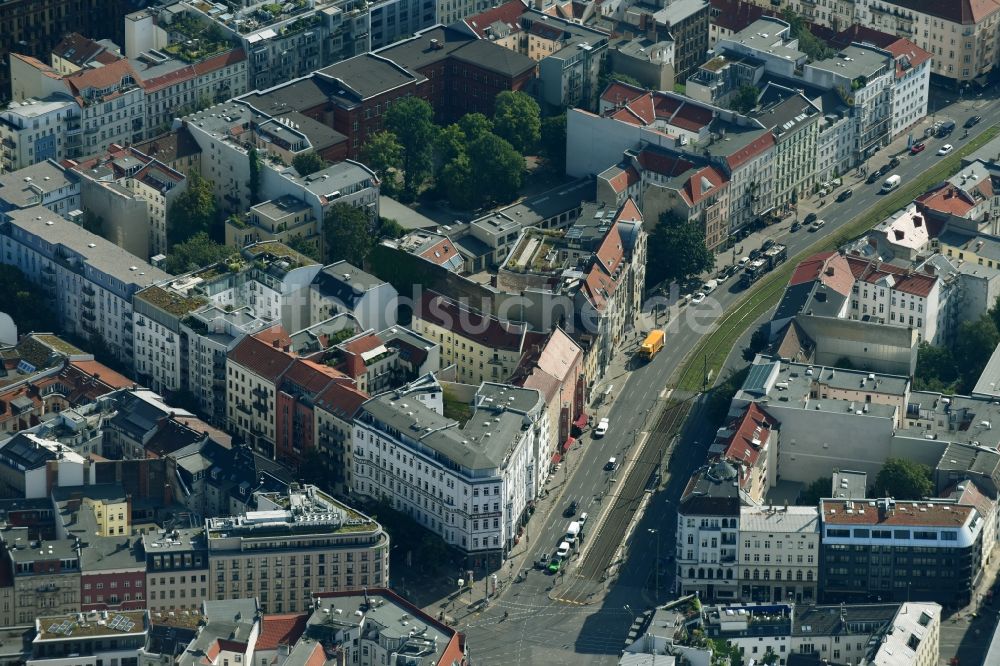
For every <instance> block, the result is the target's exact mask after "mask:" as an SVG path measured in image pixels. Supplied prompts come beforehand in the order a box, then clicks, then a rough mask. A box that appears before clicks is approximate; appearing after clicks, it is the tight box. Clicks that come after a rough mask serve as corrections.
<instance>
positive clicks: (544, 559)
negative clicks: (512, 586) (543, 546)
mask: <svg viewBox="0 0 1000 666" xmlns="http://www.w3.org/2000/svg"><path fill="white" fill-rule="evenodd" d="M535 566H536V567H537V568H539V569H545V568H547V567H548V566H549V554H548V553H542V554H541V555H539V556H538V559H537V560H535Z"/></svg>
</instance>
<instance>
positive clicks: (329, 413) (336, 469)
mask: <svg viewBox="0 0 1000 666" xmlns="http://www.w3.org/2000/svg"><path fill="white" fill-rule="evenodd" d="M369 397H370V396H369V395H368V394H367V393H364V392H362V391H360V390H358V389H357V388H355V387H352V386H349V385H347V384H344V383H340V382H332V383H330V385H329V386H327V387H326V388H325V389H323V390H322V391H320V392H319V393H318V394H317V395H316V398H315V403H314V409H313V414H314V418H315V423H314V425H313V432H314V433H316V449H317V450H318V451H319V452H320V464H321V465H323V468H324V471H325V475H326V479H327V483H329V484H330V487H331V488H332V489H334V490H335V491H336V492H337V493H340V494H344V495H346V494H348V493H350V492H351V489H352V488H353V487H354V486H355V485H356V480H355V477H354V456H353V453H352V448H351V445H352V443H353V441H354V416H355V415H356V414H357V413H358V410H359V409H360V408H361V405H363V404H364V403H365V401H367V400H368V398H369Z"/></svg>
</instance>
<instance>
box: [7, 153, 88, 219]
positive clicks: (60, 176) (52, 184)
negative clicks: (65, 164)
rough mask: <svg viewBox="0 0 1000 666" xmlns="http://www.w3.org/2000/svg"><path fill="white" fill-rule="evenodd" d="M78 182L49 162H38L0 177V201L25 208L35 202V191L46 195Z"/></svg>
mask: <svg viewBox="0 0 1000 666" xmlns="http://www.w3.org/2000/svg"><path fill="white" fill-rule="evenodd" d="M78 182H79V176H77V175H76V174H72V175H70V173H69V172H68V171H66V170H65V169H63V168H62V167H60V166H58V165H56V164H54V163H52V162H50V161H45V162H38V163H37V164H32V165H30V166H26V167H24V168H23V169H18V170H17V171H11V172H10V173H5V174H3V175H0V199H2V200H3V201H6V202H7V203H9V204H11V205H12V206H15V207H17V208H27V207H30V206H31V205H32V203H33V202H34V201H35V200H36V197H37V196H38V193H37V191H36V190H38V191H41V192H42V193H43V194H48V193H50V192H55V191H57V190H59V189H60V188H66V187H72V186H73V185H75V184H77V183H78Z"/></svg>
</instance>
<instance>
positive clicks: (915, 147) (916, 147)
mask: <svg viewBox="0 0 1000 666" xmlns="http://www.w3.org/2000/svg"><path fill="white" fill-rule="evenodd" d="M926 147H927V146H925V145H924V144H922V143H915V144H913V145H912V146H910V154H911V155H916V154H917V153H919V152H922V151H923V149H924V148H926Z"/></svg>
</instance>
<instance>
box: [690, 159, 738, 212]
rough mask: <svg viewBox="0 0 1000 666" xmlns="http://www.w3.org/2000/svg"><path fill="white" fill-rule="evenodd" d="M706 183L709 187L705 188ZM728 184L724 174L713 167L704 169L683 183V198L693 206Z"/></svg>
mask: <svg viewBox="0 0 1000 666" xmlns="http://www.w3.org/2000/svg"><path fill="white" fill-rule="evenodd" d="M706 182H707V183H708V184H709V185H710V187H705V183H706ZM728 182H729V179H728V178H726V176H725V174H722V173H720V172H719V171H717V170H716V169H715V168H713V167H704V168H702V169H699V170H698V171H695V172H694V173H693V174H691V177H690V178H688V179H687V182H686V183H684V196H685V198H686V199H687V200H688V204H689V205H692V206H694V205H696V204H698V203H700V202H701V200H702V199H704V198H705V197H707V196H709V195H714V194H718V192H719V190H720V189H721V188H722V186H723V185H726V184H727V183H728Z"/></svg>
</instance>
